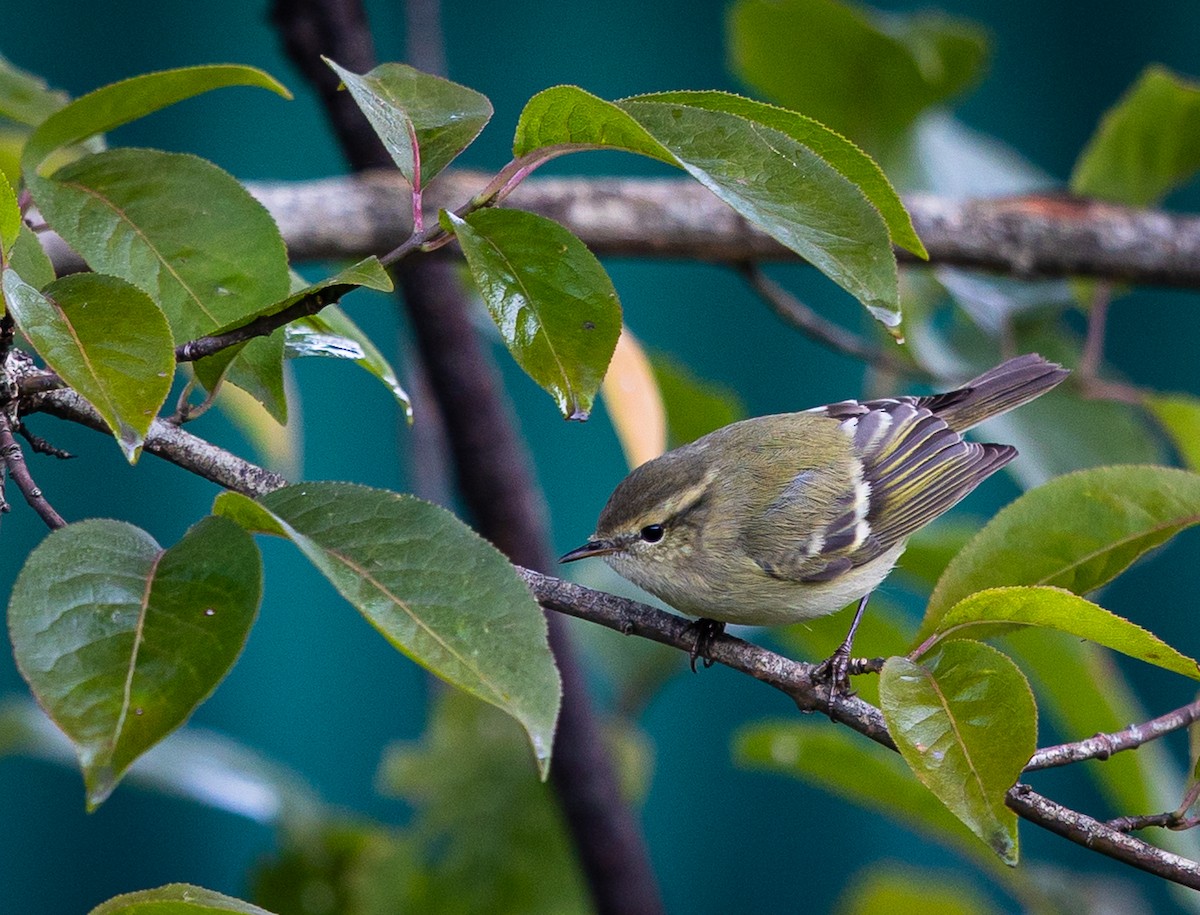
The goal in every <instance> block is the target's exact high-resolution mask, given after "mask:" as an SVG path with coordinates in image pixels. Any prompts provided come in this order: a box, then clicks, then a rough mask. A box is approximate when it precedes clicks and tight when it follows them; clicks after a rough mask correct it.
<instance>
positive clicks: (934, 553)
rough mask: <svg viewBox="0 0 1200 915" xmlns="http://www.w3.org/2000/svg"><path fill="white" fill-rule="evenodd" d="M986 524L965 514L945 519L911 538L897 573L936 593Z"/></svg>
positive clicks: (935, 522) (921, 530)
mask: <svg viewBox="0 0 1200 915" xmlns="http://www.w3.org/2000/svg"><path fill="white" fill-rule="evenodd" d="M983 523H984V522H983V520H982V519H980V518H971V517H964V516H962V515H961V514H956V515H954V516H953V517H946V516H945V515H942V516H941V517H940V518H938V519H936V521H934V523H932V524H929V525H927V526H925V527H923V528H921V529H920V530H918V531H917V532H916V533H914V534H913V535H912V537H910V538H909V541H908V546H906V547H905V548H904V555H902V556H901V557H900V562H899V563H897V565H896V571H897V572H898V573H899V574H901V575H903V576H905V577H908V578H911V579H913V580H914V581H917V582H919V583H920V584H921V585H922V586H923V587H924V588H925V589H932V588H933V586H934V585H936V584H937V581H938V579H939V578H941V577H942V573H943V572H945V571H946V566H948V565H949V564H950V560H952V559H953V558H954V557H955V556H957V555H958V553H959V551H961V550H962V548H963V547H964V546H966V544H967V541H968V540H970V539H971V538H972V537H974V536H975V534H976V533H978V531H979V529H980V528H981V527H983Z"/></svg>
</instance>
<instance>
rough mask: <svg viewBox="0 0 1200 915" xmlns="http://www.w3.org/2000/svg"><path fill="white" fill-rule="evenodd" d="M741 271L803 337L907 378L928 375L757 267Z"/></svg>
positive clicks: (746, 265)
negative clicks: (821, 311)
mask: <svg viewBox="0 0 1200 915" xmlns="http://www.w3.org/2000/svg"><path fill="white" fill-rule="evenodd" d="M738 270H739V272H740V273H741V274H742V276H743V277H745V278H746V282H747V283H749V284H750V288H752V289H753V290H754V291H755V292H757V293H758V294H759V295H760V296H761V297H762V298H763V300H764V301H765V302H766V303H767V304H768V305H770V306H771V309H772V310H773V311H774V312H775V314H777V315H779V317H781V318H782V319H783V320H784V321H786V322H787V323H788V324H791V325H792V326H793V327H795V328H796V329H797V330H799V331H800V332H801V333H802V334H804V335H805V336H806V337H808V338H809V339H810V340H813V341H815V342H817V343H819V344H821V345H822V346H825V347H828V348H829V349H831V350H833V351H834V352H838V353H842V354H843V355H846V356H853V357H854V358H855V359H860V360H862V361H863V362H866V363H867V364H868V365H871V366H873V367H875V368H877V369H883V370H884V371H888V372H893V373H895V374H898V375H904V376H918V377H920V376H926V377H927V373H926V372H925V371H924V370H923V369H922V368H921V367H920V366H918V365H916V364H914V363H913V362H911V361H908V360H905V359H900V358H897V357H896V356H894V355H893V354H892V353H889V352H888V351H887V350H885V349H881V348H880V347H878V346H876V345H875V344H873V343H871V342H870V341H868V340H866V339H864V338H863V337H860V336H859V335H858V334H856V333H853V332H852V331H849V330H847V329H846V328H844V327H842V326H841V325H840V324H835V323H834V322H833V321H830V320H829V319H828V318H823V317H821V316H820V315H819V314H817V313H816V312H815V311H813V310H812V309H811V308H809V307H808V306H807V305H805V304H804V303H803V302H801V301H800V300H799V299H798V298H796V297H795V296H794V295H792V294H791V293H790V292H788V291H787V290H786V289H784V288H783V287H782V286H780V285H779V284H778V283H776V282H775V281H774V280H772V279H770V278H768V277H767V275H766V274H765V273H763V271H762V269H761V268H760V267H758V266H757V265H756V264H753V263H750V262H746V263H743V264H741V265H739V268H738Z"/></svg>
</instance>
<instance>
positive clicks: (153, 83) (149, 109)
mask: <svg viewBox="0 0 1200 915" xmlns="http://www.w3.org/2000/svg"><path fill="white" fill-rule="evenodd" d="M224 86H258V87H259V88H262V89H270V90H271V91H272V92H274V93H276V94H278V95H282V96H283V97H284V98H291V93H289V92H288V91H287V89H286V88H284V87H283V85H281V84H280V83H279V82H277V81H276V80H275V79H274V78H272V77H271V76H269V75H268V74H266V73H264V72H263V71H262V70H258V69H255V68H254V67H243V66H238V65H233V64H220V65H213V66H203V67H184V68H182V69H178V70H164V71H161V72H159V73H147V74H144V75H142V76H135V77H133V78H132V79H127V80H123V81H121V82H119V83H113V84H111V85H109V86H104V87H102V88H100V89H97V90H95V91H94V92H89V93H88V94H87V95H85V96H82V97H81V98H78V99H76V100H75V101H73V102H71V103H70V104H69V105H67V106H66V107H64V108H62V109H61V110H59V111H57V112H55V113H54V114H51V115H50V116H49V117H46V118H45V120H43V121H41V123H40V126H38V128H37V130H35V131H34V132H33V136H31V137H30V138H29V142H28V143H27V144H26V146H25V151H24V153H23V154H22V156H21V170H22V171H23V172H24V173H25V176H26V179H27V180H29V181H30V182H31V183H32V181H33V179H34V178H35V177H36V171H37V169H38V167H39V166H40V165H41V164H42V162H43V161H44V160H45V159H46V157H47V156H49V155H50V153H52V152H54V151H55V150H56V149H59V148H61V147H63V146H69V145H71V144H73V143H78V142H80V141H82V140H86V139H87V138H88V137H90V136H93V135H94V134H98V133H104V132H106V131H109V130H112V129H114V128H116V127H120V126H121V125H122V124H128V123H129V122H130V121H135V120H137V119H138V118H141V117H145V116H146V115H148V114H151V113H153V112H155V111H158V110H159V109H160V108H166V107H167V106H168V105H173V104H175V103H176V102H181V101H183V100H184V99H188V98H191V97H192V96H195V95H201V94H203V93H205V92H208V91H210V90H212V89H219V88H222V87H224Z"/></svg>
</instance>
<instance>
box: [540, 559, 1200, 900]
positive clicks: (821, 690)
mask: <svg viewBox="0 0 1200 915" xmlns="http://www.w3.org/2000/svg"><path fill="white" fill-rule="evenodd" d="M518 571H519V572H520V574H521V576H522V578H524V579H525V583H526V584H528V585H529V587H530V590H532V591H533V593H534V596H535V597H536V598H537V600H538V602H539V603H541V605H542V606H543V607H547V608H549V609H552V610H557V611H559V612H561V613H567V614H569V615H571V616H576V617H579V618H580V619H587V620H591V621H592V622H595V623H599V624H600V625H602V626H607V627H609V628H610V629H615V630H616V631H618V632H623V633H625V634H627V635H639V636H642V637H643V638H649V639H652V640H654V641H656V642H661V643H662V644H664V645H671V646H673V647H675V648H678V649H680V650H681V651H688V650H689V649H690V648H691V645H692V640H693V636H692V634H691V633H689V632H688V631H687V630H688V621H687V620H685V619H683V618H682V617H678V616H675V615H674V614H671V613H665V612H664V611H662V610H657V609H655V608H654V607H650V606H647V605H646V604H641V603H638V602H637V601H633V600H629V599H627V598H622V597H617V596H615V595H612V594H605V593H604V592H601V591H593V590H591V589H589V588H584V587H582V586H580V585H575V584H572V583H570V582H566V581H562V580H560V579H557V578H551V577H549V576H546V575H541V574H539V573H537V572H531V571H529V570H528V569H519V570H518ZM709 656H710V657H711V658H712V659H713V660H714V661H717V662H719V663H721V664H724V665H726V666H727V667H732V668H733V669H735V670H739V671H741V672H743V673H745V674H748V675H750V676H752V677H754V678H755V679H756V680H761V681H762V682H763V683H767V684H769V685H770V686H773V687H775V688H776V689H778V690H780V691H781V692H783V693H785V694H787V695H788V696H790V697H791V698H792V699H793V701H795V703H796V705H797V706H798V707H799V708H800V709H801V710H802V711H822V712H825V713H826V714H828V715H829V717H830V718H832V719H833V720H834V721H838V722H841V723H842V724H845V725H848V726H849V727H851V728H853V729H854V730H856V731H858V732H859V733H860V734H863V735H864V736H866V737H869V738H871V739H872V740H874V741H875V742H876V743H880V744H882V745H883V746H886V747H888V748H890V749H893V750H894V749H895V748H896V747H895V744H894V743H893V742H892V739H891V736H890V735H889V734H888V732H887V726H886V724H885V723H884V720H883V715H882V713H881V712H880V711H879V710H878V709H876V708H875V707H874V706H872V705H869V704H868V703H866V702H863V701H862V700H861V699H858V698H857V697H855V696H835V697H834V699H833V701H832V702H830V700H829V690H828V687H827V686H826V685H825V684H824V683H818V682H815V681H814V679H813V674H814V672H815V671H816V665H813V664H805V663H803V662H798V661H791V660H789V659H787V658H784V657H782V656H780V655H777V654H775V653H774V652H771V651H768V650H767V649H765V648H760V647H758V646H757V645H752V644H750V643H749V642H744V641H742V640H741V639H736V638H733V637H732V636H728V635H722V636H720V637H719V638H717V639H715V640H714V641H713V643H712V646H711V649H710V651H709ZM1189 708H1190V706H1189ZM1180 712H1183V710H1180ZM1173 714H1174V713H1173ZM1184 714H1185V715H1186V713H1184ZM1167 717H1169V716H1163V718H1164V719H1165V718H1167ZM1158 721H1160V719H1155V722H1158ZM1155 722H1148V723H1147V725H1144V726H1143V727H1147V728H1148V731H1147V734H1148V733H1151V732H1161V733H1167V730H1169V729H1163V728H1164V727H1165V725H1155ZM1180 726H1182V725H1180ZM1121 733H1122V734H1125V733H1126V732H1121ZM1161 733H1157V736H1161ZM1145 739H1152V738H1150V737H1149V736H1146V738H1145ZM1119 742H1121V743H1123V744H1125V745H1122V746H1121V747H1120V749H1129V748H1132V747H1133V746H1135V745H1137V744H1136V743H1134V742H1133V740H1132V737H1130V738H1126V739H1125V740H1123V741H1119ZM1056 749H1057V748H1051V750H1050V751H1048V752H1050V753H1051V755H1053V753H1054V751H1055V750H1056ZM1037 758H1038V754H1035V756H1034V759H1035V760H1036V759H1037ZM1081 758H1089V757H1081ZM1038 768H1041V767H1038ZM1006 803H1007V804H1008V806H1009V807H1010V808H1011V809H1012V810H1013V811H1015V812H1016V813H1017V814H1018V815H1019V816H1021V817H1022V818H1024V819H1026V820H1029V821H1030V822H1031V823H1035V824H1036V825H1038V826H1041V827H1042V828H1043V829H1048V830H1050V831H1051V832H1055V833H1057V834H1059V835H1061V836H1063V837H1064V838H1067V839H1070V840H1071V841H1072V842H1075V843H1077V844H1079V845H1083V846H1084V847H1086V848H1091V849H1094V850H1096V851H1099V852H1101V853H1103V854H1105V855H1108V856H1109V857H1111V858H1115V859H1117V860H1118V861H1123V862H1125V863H1126V864H1129V865H1131V866H1133V867H1136V868H1139V869H1141V870H1144V871H1148V872H1150V873H1152V874H1155V875H1157V876H1159V877H1163V878H1164V879H1167V880H1171V881H1173V882H1175V883H1179V884H1181V885H1183V886H1188V887H1191V888H1192V889H1200V863H1197V862H1195V861H1192V860H1190V859H1188V858H1184V857H1182V856H1180V855H1176V854H1173V853H1172V852H1168V851H1164V850H1163V849H1161V848H1157V847H1155V846H1153V845H1150V844H1149V843H1147V842H1144V841H1142V840H1141V839H1137V838H1134V837H1133V836H1129V835H1126V834H1124V833H1123V832H1121V831H1120V830H1118V829H1114V828H1113V827H1112V826H1109V825H1107V824H1105V823H1101V822H1100V821H1099V820H1096V819H1093V818H1092V817H1089V816H1087V815H1085V814H1082V813H1079V812H1077V811H1074V810H1071V809H1070V808H1067V807H1064V806H1062V805H1061V804H1058V803H1056V802H1055V801H1052V800H1050V799H1049V798H1047V797H1044V796H1043V795H1041V794H1038V793H1037V792H1036V791H1034V790H1033V789H1032V788H1031V787H1030V786H1028V785H1025V784H1023V783H1018V784H1016V785H1014V786H1013V787H1012V788H1011V789H1010V790H1009V792H1008V795H1007V798H1006Z"/></svg>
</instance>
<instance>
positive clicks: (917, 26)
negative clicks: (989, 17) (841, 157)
mask: <svg viewBox="0 0 1200 915" xmlns="http://www.w3.org/2000/svg"><path fill="white" fill-rule="evenodd" d="M729 48H730V51H729V55H730V67H731V69H732V70H733V72H734V73H735V74H737V75H738V76H739V77H740V78H741V79H743V80H745V81H746V82H747V83H748V84H749V85H751V86H753V87H754V88H755V89H757V90H758V91H759V92H761V93H763V94H764V95H766V96H768V97H769V98H772V99H774V100H775V101H777V102H779V103H780V104H783V105H786V106H787V107H788V108H792V109H795V110H796V111H803V112H804V113H805V114H807V115H810V116H811V117H814V118H816V119H817V120H819V121H821V122H822V123H824V124H828V125H829V126H831V127H832V128H834V129H835V130H837V131H839V132H841V133H843V134H845V135H846V136H848V137H850V138H851V139H853V140H855V141H856V142H858V143H861V144H862V145H863V146H864V147H866V148H867V149H868V150H870V151H872V152H875V153H878V152H880V151H882V150H884V149H885V148H886V147H887V146H888V145H889V144H892V143H894V142H895V141H896V140H897V139H899V138H900V137H901V136H902V135H903V134H904V133H905V131H907V129H908V128H909V127H910V126H911V124H912V123H913V121H914V120H915V119H916V117H917V115H918V114H920V113H921V112H922V111H924V110H925V109H927V108H929V107H931V106H933V105H936V104H938V103H940V102H944V101H946V100H948V99H949V98H951V97H952V96H954V95H956V94H958V93H959V92H961V91H962V90H963V89H964V88H966V87H967V86H969V85H970V84H972V83H973V82H975V81H976V80H977V79H978V77H979V75H980V74H981V73H982V71H983V69H984V65H985V62H986V57H987V40H986V37H985V35H984V33H983V31H982V30H981V29H980V28H979V27H978V26H976V25H975V24H974V23H972V22H970V21H968V20H965V19H957V18H952V17H949V16H946V15H945V14H943V13H940V12H918V13H913V14H909V15H895V14H889V13H883V12H879V11H876V10H872V9H869V8H867V7H864V6H858V5H856V4H851V3H843V2H838V0H739V2H738V3H735V4H734V5H733V7H732V9H731V10H730V14H729Z"/></svg>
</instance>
